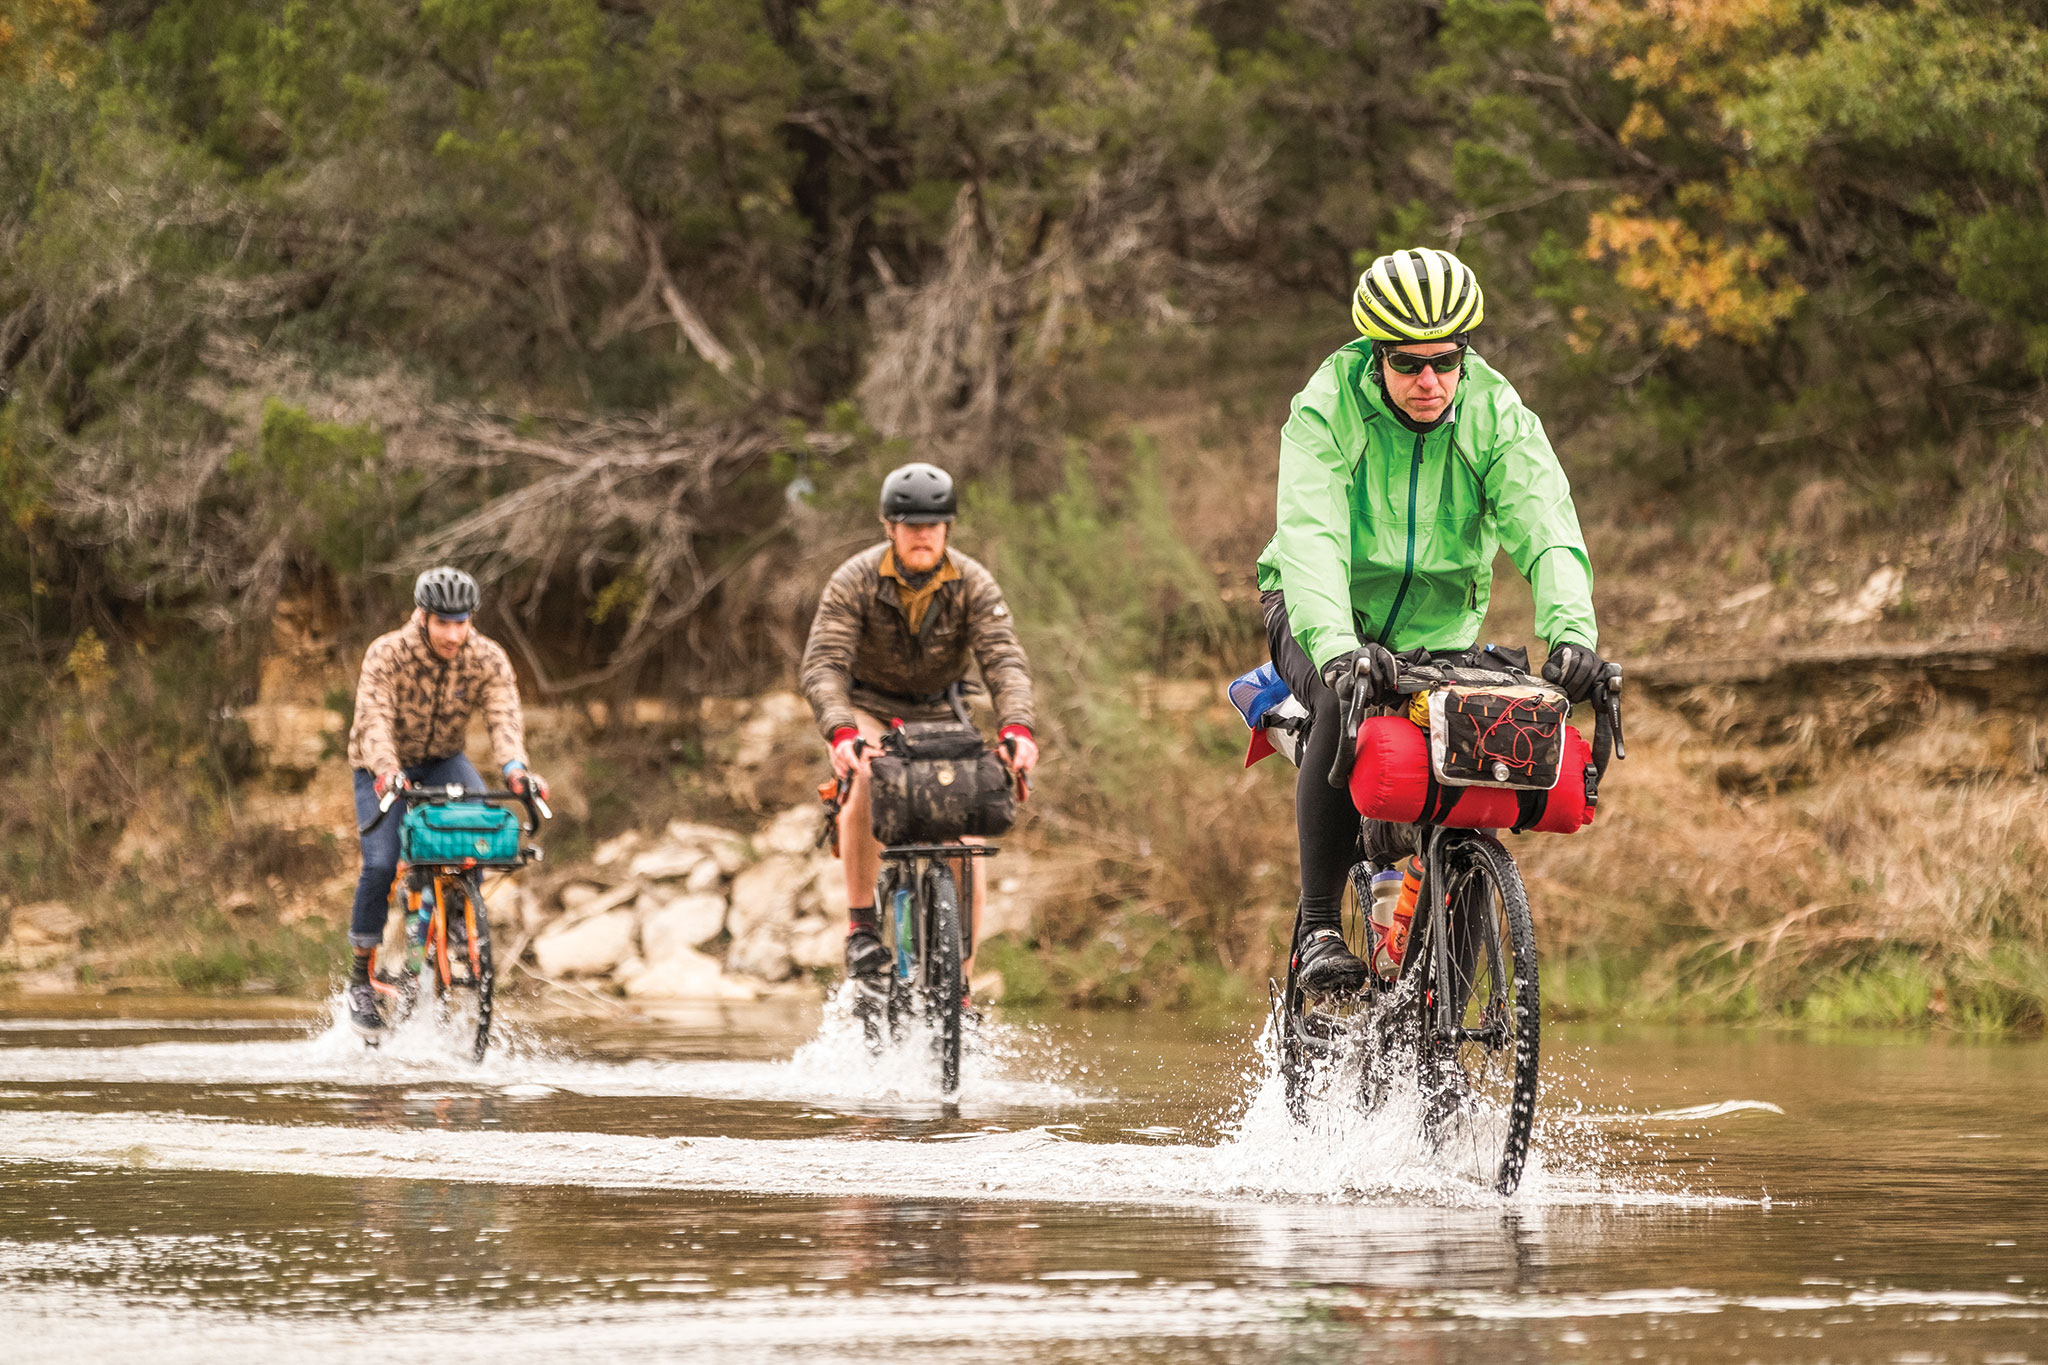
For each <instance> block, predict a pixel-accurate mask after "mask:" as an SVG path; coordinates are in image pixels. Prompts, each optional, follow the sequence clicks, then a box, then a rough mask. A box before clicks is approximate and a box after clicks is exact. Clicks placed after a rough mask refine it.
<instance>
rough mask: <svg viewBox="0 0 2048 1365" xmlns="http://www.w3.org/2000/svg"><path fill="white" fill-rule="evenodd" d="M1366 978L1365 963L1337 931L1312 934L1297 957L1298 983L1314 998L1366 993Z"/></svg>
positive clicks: (1295, 966) (1296, 978)
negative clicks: (1341, 992)
mask: <svg viewBox="0 0 2048 1365" xmlns="http://www.w3.org/2000/svg"><path fill="white" fill-rule="evenodd" d="M1367 975H1369V970H1368V968H1367V967H1366V965H1365V963H1364V962H1363V961H1362V960H1360V958H1359V957H1358V955H1357V954H1355V953H1353V952H1352V951H1351V949H1349V948H1347V947H1346V946H1345V945H1344V935H1343V934H1342V933H1340V932H1339V931H1337V930H1335V929H1316V930H1313V931H1311V932H1310V933H1309V936H1308V937H1307V938H1305V939H1303V940H1302V942H1301V948H1300V951H1298V952H1297V953H1296V954H1295V955H1294V979H1295V982H1296V984H1298V985H1299V986H1300V987H1301V988H1302V989H1303V990H1304V991H1308V992H1310V993H1311V994H1316V995H1328V994H1334V993H1336V992H1338V991H1357V990H1363V989H1365V979H1366V977H1367Z"/></svg>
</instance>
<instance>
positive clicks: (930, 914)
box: [924, 863, 962, 1095]
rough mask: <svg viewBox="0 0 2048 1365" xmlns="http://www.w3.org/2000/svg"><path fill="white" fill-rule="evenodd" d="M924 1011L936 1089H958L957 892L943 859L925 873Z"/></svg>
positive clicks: (955, 1090) (957, 889) (958, 949)
mask: <svg viewBox="0 0 2048 1365" xmlns="http://www.w3.org/2000/svg"><path fill="white" fill-rule="evenodd" d="M924 904H925V915H926V920H925V924H926V929H925V941H924V950H925V958H924V989H925V1014H926V1017H927V1018H929V1019H930V1020H931V1021H932V1027H933V1029H934V1030H935V1031H936V1032H937V1034H938V1040H937V1041H938V1050H939V1089H940V1090H941V1091H942V1092H944V1093H945V1094H948V1095H951V1094H955V1093H957V1092H958V1091H959V1089H960V996H961V989H962V983H961V980H960V959H961V952H960V892H959V888H958V887H956V886H955V885H954V883H953V874H952V872H951V871H950V870H948V869H947V867H946V866H945V864H943V863H933V864H932V865H931V867H929V868H928V869H926V871H925V877H924Z"/></svg>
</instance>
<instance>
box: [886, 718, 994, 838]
mask: <svg viewBox="0 0 2048 1365" xmlns="http://www.w3.org/2000/svg"><path fill="white" fill-rule="evenodd" d="M868 794H869V806H870V810H871V814H872V825H873V829H874V833H875V839H876V840H877V841H878V842H879V843H881V844H882V845H883V846H884V847H893V846H900V845H903V844H934V843H943V842H945V841H947V840H949V839H959V838H963V837H966V836H970V835H971V836H974V837H977V838H993V837H994V836H996V835H999V834H1008V833H1009V832H1010V826H1011V825H1013V824H1015V823H1016V819H1017V807H1016V803H1015V801H1014V800H1013V799H1012V797H1011V794H1010V774H1009V770H1008V769H1006V768H1004V767H1003V764H1002V760H1001V759H999V758H997V757H996V756H995V755H994V754H992V753H990V752H989V751H988V746H987V745H986V744H984V743H983V742H982V738H981V732H980V731H979V730H977V729H975V728H974V727H973V726H972V725H961V724H958V723H956V722H952V721H929V722H916V723H912V724H908V725H903V726H899V727H897V728H896V729H894V730H892V731H890V732H889V733H888V734H887V735H885V736H883V738H882V752H881V753H879V754H876V755H875V757H874V759H873V761H872V763H871V764H870V766H869V778H868Z"/></svg>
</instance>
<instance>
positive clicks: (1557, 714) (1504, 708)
mask: <svg viewBox="0 0 2048 1365" xmlns="http://www.w3.org/2000/svg"><path fill="white" fill-rule="evenodd" d="M1428 705H1429V762H1430V767H1431V768H1432V769H1433V770H1434V771H1435V773H1436V778H1437V781H1439V782H1442V783H1444V784H1445V785H1447V786H1464V787H1504V788H1507V789H1508V790H1511V791H1540V792H1547V791H1549V790H1550V789H1551V788H1552V787H1555V786H1556V785H1557V779H1558V773H1559V771H1560V770H1561V768H1562V766H1563V762H1564V732H1565V731H1566V730H1568V729H1570V728H1571V703H1570V702H1568V701H1567V700H1565V696H1564V694H1563V693H1562V692H1559V691H1557V690H1556V689H1555V688H1550V687H1544V686H1541V685H1540V684H1533V685H1510V686H1483V685H1473V684H1469V683H1448V684H1445V685H1444V686H1441V687H1437V688H1433V689H1432V690H1431V691H1430V693H1429V703H1428Z"/></svg>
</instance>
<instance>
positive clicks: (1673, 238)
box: [1586, 195, 1804, 350]
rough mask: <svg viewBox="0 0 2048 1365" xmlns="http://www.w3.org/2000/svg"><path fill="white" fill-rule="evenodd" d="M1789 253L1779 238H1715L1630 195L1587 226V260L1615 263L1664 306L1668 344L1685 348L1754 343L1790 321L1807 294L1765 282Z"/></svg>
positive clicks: (1623, 277)
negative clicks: (1716, 341) (1715, 339)
mask: <svg viewBox="0 0 2048 1365" xmlns="http://www.w3.org/2000/svg"><path fill="white" fill-rule="evenodd" d="M1783 251H1784V242H1783V239H1781V238H1779V237H1778V236H1777V235H1776V234H1774V233H1763V234H1761V235H1759V236H1757V237H1756V238H1754V239H1753V240H1751V241H1748V242H1728V241H1725V240H1721V239H1717V238H1709V237H1706V236H1704V235H1702V234H1701V233H1699V232H1696V231H1694V230H1693V229H1692V228H1689V227H1687V226H1686V225H1685V224H1684V223H1683V222H1682V221H1680V220H1679V219H1677V218H1670V217H1656V216H1654V215H1651V214H1648V213H1645V212H1643V205H1642V202H1641V201H1640V200H1638V199H1636V198H1634V197H1633V196H1628V195H1624V196H1622V197H1620V198H1617V199H1616V200H1615V201H1614V202H1613V204H1612V205H1611V206H1610V207H1609V208H1608V210H1607V211H1606V212H1602V213H1595V214H1593V215H1592V216H1591V217H1590V219H1588V221H1587V224H1586V258H1587V259H1588V260H1593V261H1602V260H1612V261H1615V262H1616V263H1617V264H1616V268H1615V276H1616V278H1617V279H1619V280H1620V281H1621V283H1622V284H1623V285H1625V286H1627V287H1628V288H1629V289H1632V290H1634V291H1635V292H1636V293H1639V294H1644V295H1647V296H1649V297H1651V298H1654V299H1656V300H1658V301H1659V302H1660V303H1662V304H1664V305H1665V306H1666V307H1667V308H1668V309H1669V310H1670V311H1669V315H1668V316H1667V317H1666V319H1665V321H1664V325H1663V328H1662V331H1661V337H1662V340H1663V341H1664V343H1665V344H1666V345H1670V346H1676V347H1678V348H1680V349H1682V350H1689V349H1691V348H1692V347H1694V346H1697V345H1698V344H1699V343H1700V342H1701V340H1703V339H1704V338H1705V336H1706V335H1708V334H1709V333H1711V334H1714V335H1717V336H1724V337H1728V338H1730V339H1732V340H1735V341H1739V342H1743V343H1750V344H1753V343H1755V342H1758V341H1760V340H1762V339H1763V337H1764V336H1765V334H1766V333H1768V332H1769V331H1770V329H1771V328H1772V327H1774V326H1776V325H1777V324H1778V323H1780V322H1782V321H1784V320H1785V319H1786V318H1787V317H1789V316H1791V313H1792V310H1793V308H1794V307H1795V306H1797V304H1798V302H1799V299H1800V297H1801V295H1802V294H1803V293H1804V291H1803V290H1801V289H1800V288H1799V286H1798V285H1796V284H1791V283H1786V284H1778V285H1773V284H1771V283H1769V282H1768V281H1767V280H1766V279H1765V278H1764V271H1765V269H1766V268H1767V267H1768V266H1769V265H1770V264H1771V262H1772V261H1773V260H1775V259H1776V258H1777V257H1778V256H1780V255H1781V254H1783Z"/></svg>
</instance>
